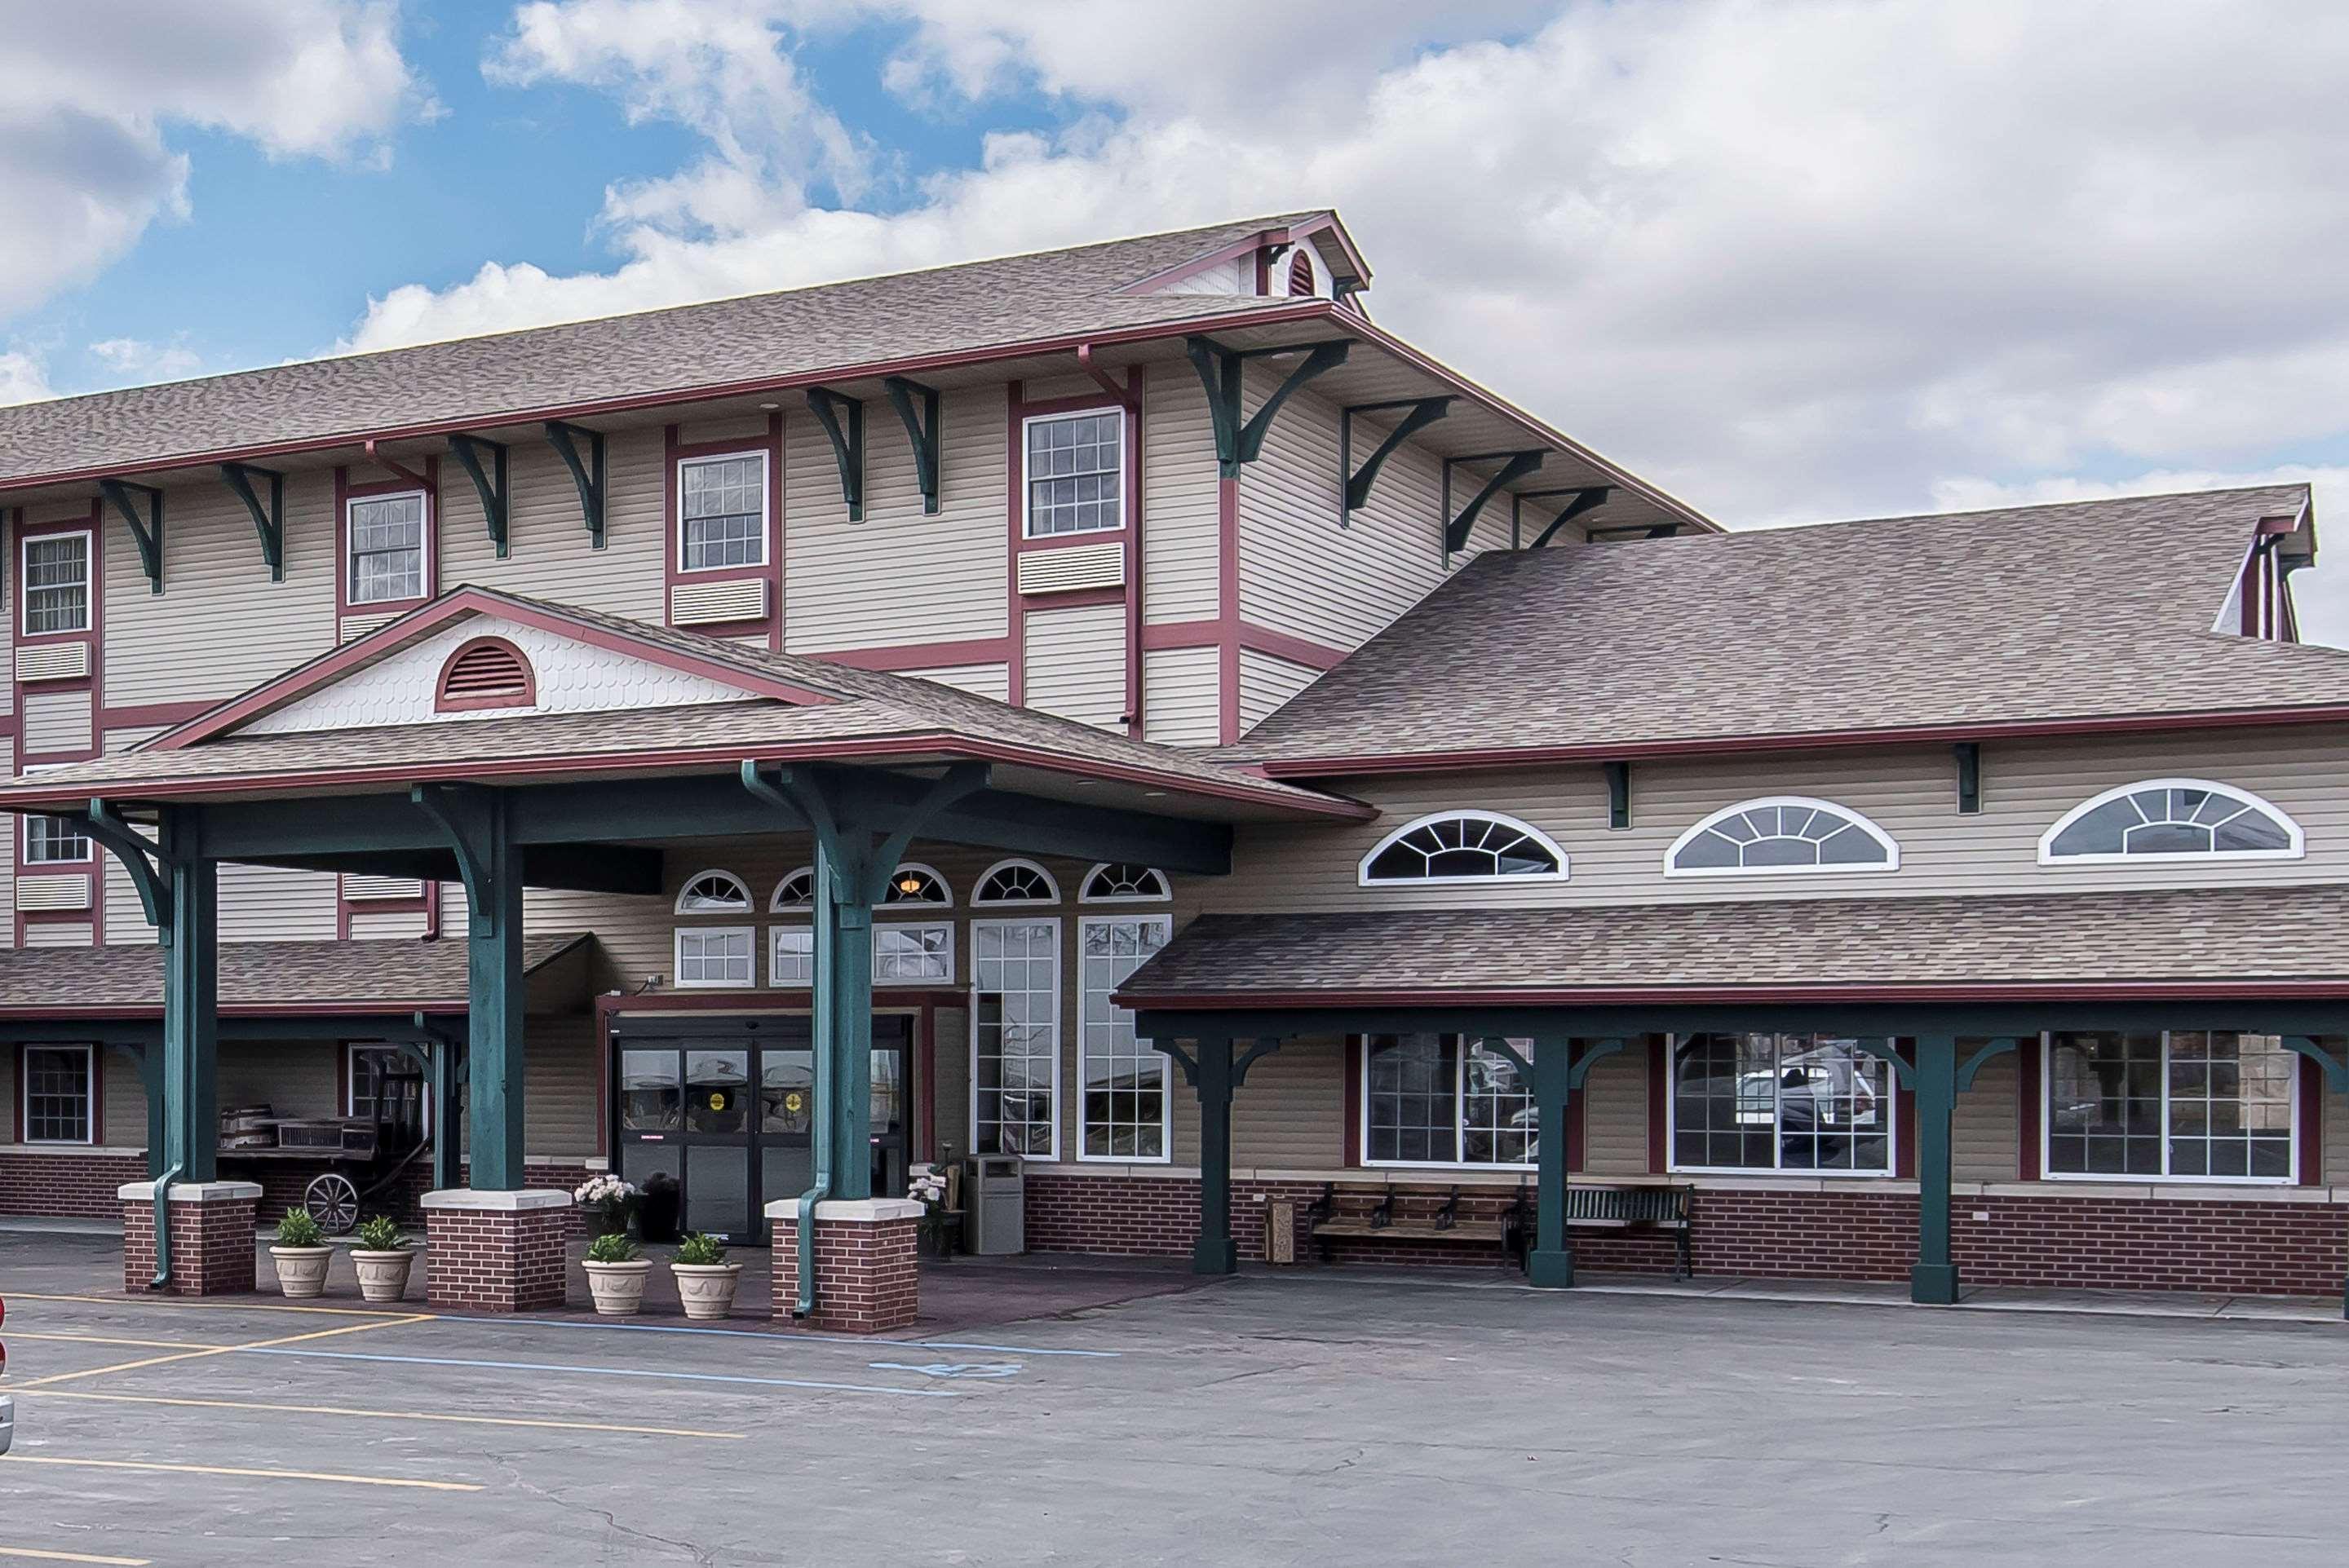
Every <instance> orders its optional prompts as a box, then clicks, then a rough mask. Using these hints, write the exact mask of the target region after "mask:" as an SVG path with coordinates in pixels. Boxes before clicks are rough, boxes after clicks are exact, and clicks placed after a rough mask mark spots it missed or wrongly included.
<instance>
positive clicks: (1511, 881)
mask: <svg viewBox="0 0 2349 1568" xmlns="http://www.w3.org/2000/svg"><path fill="white" fill-rule="evenodd" d="M1461 818H1466V819H1468V820H1471V821H1477V822H1490V823H1493V824H1494V825H1495V826H1496V827H1503V828H1508V829H1510V830H1514V831H1516V832H1520V833H1523V834H1525V835H1526V837H1527V838H1529V839H1531V840H1533V841H1534V842H1536V843H1537V844H1539V845H1541V846H1542V848H1544V849H1546V850H1547V851H1549V852H1550V853H1551V854H1553V855H1555V856H1557V870H1556V871H1554V872H1528V873H1526V875H1523V876H1500V875H1494V876H1486V877H1373V876H1371V861H1375V860H1377V859H1378V858H1379V857H1380V856H1381V855H1382V854H1384V853H1386V852H1387V851H1388V850H1390V849H1392V847H1394V845H1395V844H1397V843H1399V842H1400V841H1402V840H1404V839H1406V838H1408V837H1410V836H1411V835H1412V834H1413V833H1415V832H1417V831H1419V830H1420V829H1422V828H1424V827H1426V826H1428V825H1429V824H1430V823H1433V822H1449V821H1454V820H1458V819H1461ZM1572 871H1573V867H1572V866H1571V865H1570V864H1569V863H1568V860H1567V856H1566V851H1565V850H1564V849H1563V848H1562V847H1560V845H1559V844H1558V841H1557V840H1556V839H1553V838H1551V837H1550V836H1549V835H1548V834H1547V833H1545V832H1543V831H1542V830H1540V829H1539V828H1537V827H1535V826H1534V825H1533V824H1532V823H1531V822H1527V821H1523V820H1519V819H1518V818H1516V817H1511V816H1508V815H1506V814H1505V813H1503V812H1500V811H1485V810H1475V809H1474V808H1470V807H1458V808H1454V810H1447V811H1430V812H1429V813H1427V815H1425V816H1423V817H1414V818H1413V819H1412V820H1410V821H1408V822H1405V823H1404V824H1403V825H1402V827H1400V828H1397V829H1396V830H1394V831H1393V832H1392V833H1389V834H1388V835H1387V836H1386V837H1385V838H1383V839H1381V840H1380V841H1378V842H1377V843H1375V844H1372V845H1371V847H1370V850H1369V851H1367V852H1366V853H1365V854H1364V855H1363V856H1362V858H1361V860H1359V861H1355V862H1354V885H1355V886H1357V887H1377V888H1411V887H1516V886H1519V885H1521V884H1523V885H1531V884H1534V883H1537V882H1565V881H1566V880H1567V879H1568V876H1569V875H1570V874H1571V873H1572ZM1162 874H1163V873H1162Z"/></svg>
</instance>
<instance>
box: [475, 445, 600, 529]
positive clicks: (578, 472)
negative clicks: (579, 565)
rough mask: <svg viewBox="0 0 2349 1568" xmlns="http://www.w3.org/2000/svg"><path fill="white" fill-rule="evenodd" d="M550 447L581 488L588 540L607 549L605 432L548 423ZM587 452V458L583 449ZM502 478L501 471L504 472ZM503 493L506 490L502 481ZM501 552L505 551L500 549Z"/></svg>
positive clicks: (580, 497)
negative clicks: (605, 543) (582, 453)
mask: <svg viewBox="0 0 2349 1568" xmlns="http://www.w3.org/2000/svg"><path fill="white" fill-rule="evenodd" d="M546 440H547V444H548V445H549V446H551V447H553V448H554V455H555V456H556V457H558V458H561V459H563V466H564V468H566V469H570V470H571V482H572V483H573V484H574V485H576V486H578V487H579V515H580V518H581V519H582V521H585V523H586V525H587V537H588V538H589V539H590V540H591V541H593V542H594V543H595V548H596V549H598V550H601V549H603V548H604V493H605V467H604V432H603V431H601V430H590V429H588V428H585V426H582V425H566V424H564V422H563V421H562V420H560V419H549V420H548V421H547V422H546ZM582 447H585V449H586V456H585V457H584V458H583V457H582V456H581V455H580V449H581V448H582ZM501 478H502V470H501ZM499 488H500V490H503V488H504V487H503V484H502V483H501V485H500V487H499ZM499 553H501V554H502V553H504V552H503V551H502V550H501V551H500V552H499Z"/></svg>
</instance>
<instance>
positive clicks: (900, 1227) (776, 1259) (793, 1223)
mask: <svg viewBox="0 0 2349 1568" xmlns="http://www.w3.org/2000/svg"><path fill="white" fill-rule="evenodd" d="M917 1224H918V1222H916V1221H914V1220H911V1219H905V1220H880V1221H862V1220H824V1219H819V1220H817V1221H816V1226H815V1311H814V1312H813V1313H812V1314H810V1315H808V1316H807V1317H806V1318H805V1319H803V1320H802V1321H804V1323H805V1324H806V1326H808V1327H810V1328H820V1329H823V1330H825V1331H826V1332H828V1333H833V1334H885V1333H887V1332H889V1331H890V1330H892V1329H897V1328H905V1327H907V1326H910V1325H911V1324H912V1323H913V1322H914V1320H915V1319H916V1317H918V1316H919V1315H921V1305H922V1286H921V1267H920V1264H919V1263H918V1261H917V1259H916V1256H915V1241H916V1235H915V1233H916V1228H917ZM798 1232H799V1222H798V1220H797V1219H796V1218H793V1219H782V1220H777V1221H776V1222H775V1233H774V1255H773V1258H772V1260H771V1261H772V1264H773V1268H774V1294H775V1318H776V1321H778V1322H785V1321H788V1320H789V1319H790V1317H791V1312H792V1307H793V1306H794V1305H797V1303H798V1300H799V1281H800V1268H799V1244H798Z"/></svg>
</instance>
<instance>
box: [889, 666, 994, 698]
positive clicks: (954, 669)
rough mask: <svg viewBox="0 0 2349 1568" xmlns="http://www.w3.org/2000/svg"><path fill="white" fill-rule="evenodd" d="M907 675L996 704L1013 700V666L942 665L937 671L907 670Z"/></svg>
mask: <svg viewBox="0 0 2349 1568" xmlns="http://www.w3.org/2000/svg"><path fill="white" fill-rule="evenodd" d="M905 674H906V675H909V676H915V677H916V678H917V679H921V680H926V681H936V682H937V683H938V684H939V685H940V686H953V687H954V688H955V689H956V690H957V691H967V692H968V693H970V694H971V695H972V696H983V697H987V698H989V699H991V700H993V701H995V702H1009V701H1010V700H1011V666H1010V665H939V666H938V667H937V668H936V669H927V670H907V671H905Z"/></svg>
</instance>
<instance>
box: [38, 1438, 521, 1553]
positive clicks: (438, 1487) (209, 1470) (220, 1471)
mask: <svg viewBox="0 0 2349 1568" xmlns="http://www.w3.org/2000/svg"><path fill="white" fill-rule="evenodd" d="M0 1465H64V1466H67V1467H69V1468H73V1469H78V1470H158V1471H161V1472H162V1473H164V1474H167V1475H220V1476H236V1477H239V1478H243V1479H253V1480H314V1481H322V1482H331V1483H334V1484H336V1485H341V1486H393V1487H413V1488H416V1489H419V1490H420V1491H481V1490H482V1489H481V1487H480V1486H479V1485H477V1484H476V1483H474V1482H472V1481H466V1480H416V1479H414V1478H412V1477H409V1476H389V1475H345V1474H342V1473H340V1472H338V1471H335V1470H262V1469H258V1468H255V1467H252V1466H247V1465H180V1464H165V1463H163V1462H162V1461H160V1460H93V1459H76V1458H71V1457H68V1456H67V1455H64V1454H0ZM100 1561H103V1559H100Z"/></svg>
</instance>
